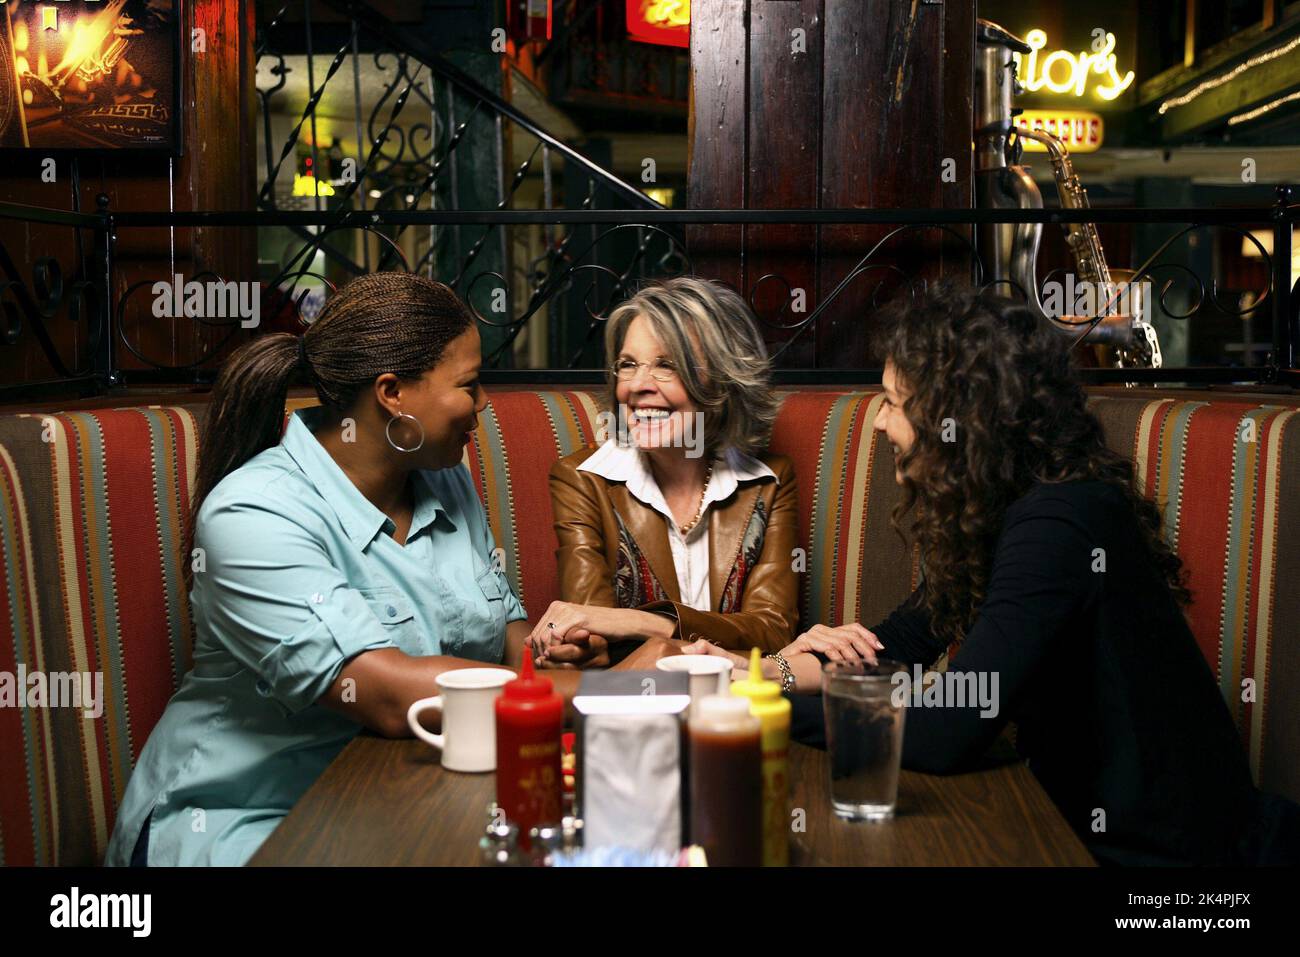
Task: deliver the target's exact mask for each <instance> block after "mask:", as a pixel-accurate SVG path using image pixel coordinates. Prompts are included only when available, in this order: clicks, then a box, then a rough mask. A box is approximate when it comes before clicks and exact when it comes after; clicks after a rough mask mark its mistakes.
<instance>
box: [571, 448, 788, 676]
mask: <svg viewBox="0 0 1300 957" xmlns="http://www.w3.org/2000/svg"><path fill="white" fill-rule="evenodd" d="M595 451H596V450H595V449H590V448H589V449H581V450H579V451H577V452H574V453H573V454H572V455H569V456H566V457H565V458H562V459H560V460H559V461H558V462H556V463H555V464H554V465H553V466H552V467H551V473H550V481H551V503H552V505H553V506H554V509H555V537H556V539H557V540H558V541H559V543H560V547H559V550H558V551H557V552H556V557H557V559H558V563H559V576H560V596H561V599H562V600H563V601H568V602H574V603H577V604H583V605H600V606H603V607H606V608H640V609H642V610H643V611H652V612H657V613H660V614H666V615H669V616H670V617H672V618H673V619H675V620H676V622H677V628H676V631H675V633H674V636H673V637H675V638H680V639H683V640H688V641H689V640H694V639H695V638H697V637H702V638H708V639H709V640H710V641H712V642H714V643H715V644H718V645H721V646H722V647H723V648H729V649H732V650H735V651H742V652H743V651H748V650H749V648H751V647H753V646H757V647H759V648H761V649H762V650H763V651H764V652H769V651H777V650H779V649H781V648H783V647H785V646H786V645H788V644H789V643H790V642H791V641H793V640H794V637H795V629H796V626H797V624H798V617H799V614H798V607H799V606H798V587H799V586H798V576H797V575H796V573H795V571H794V569H793V562H794V554H793V553H794V549H795V547H796V546H797V544H798V518H797V510H796V494H795V475H794V466H793V464H792V463H791V462H790V460H789V459H788V458H786V457H785V456H783V455H767V454H763V455H759V456H758V459H759V460H760V461H761V462H763V463H764V464H765V465H767V467H768V468H770V469H771V470H772V471H773V472H774V473H776V475H777V477H778V478H779V479H780V481H779V482H774V481H772V479H770V478H763V479H759V480H756V481H743V482H741V483H740V485H739V487H738V488H737V489H736V491H735V492H734V493H733V494H732V495H731V496H730V497H729V498H727V499H725V500H723V501H721V502H716V503H714V504H713V505H712V506H710V508H709V513H708V514H709V518H708V521H709V532H708V534H709V563H710V566H711V567H710V569H709V594H710V596H711V601H712V602H713V606H714V609H715V610H714V611H710V612H701V611H696V610H695V609H693V608H691V607H689V606H687V605H684V604H682V602H681V591H680V589H679V588H678V585H677V572H676V569H675V568H674V567H673V559H672V551H671V549H670V547H669V544H668V527H667V521H666V519H665V518H664V517H663V516H662V515H661V514H659V513H658V512H656V511H655V510H654V509H652V508H650V507H649V506H647V505H643V504H642V503H641V502H640V501H639V500H638V499H637V498H636V497H635V496H634V495H632V493H631V492H629V491H628V490H627V486H626V484H625V483H623V482H615V481H610V480H609V479H606V478H604V477H603V476H600V475H596V474H595V473H594V472H583V471H579V470H578V466H579V465H581V464H582V463H583V462H584V461H586V459H587V458H588V457H589V456H591V455H592V454H593V453H594V452H595Z"/></svg>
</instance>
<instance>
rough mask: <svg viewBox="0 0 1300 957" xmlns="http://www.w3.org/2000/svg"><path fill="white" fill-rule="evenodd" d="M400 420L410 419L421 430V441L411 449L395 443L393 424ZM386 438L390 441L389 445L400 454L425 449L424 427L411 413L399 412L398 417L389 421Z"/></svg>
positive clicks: (385, 433)
mask: <svg viewBox="0 0 1300 957" xmlns="http://www.w3.org/2000/svg"><path fill="white" fill-rule="evenodd" d="M398 419H410V420H411V421H412V422H414V423H415V425H416V427H417V428H418V429H419V430H420V441H419V442H416V443H415V444H414V445H413V446H411V447H410V448H409V449H404V448H402V446H400V445H398V444H397V443H396V442H394V441H393V433H392V431H391V430H392V428H393V423H394V422H396V421H397V420H398ZM384 438H386V439H388V444H389V445H391V446H392V447H393V448H394V449H396V450H397V451H399V452H418V451H419V450H420V448H421V447H423V445H424V426H423V425H420V420H419V419H417V418H416V417H415V416H413V415H411V413H409V412H398V413H397V415H395V416H393V417H392V418H391V419H389V420H388V424H387V425H385V426H384Z"/></svg>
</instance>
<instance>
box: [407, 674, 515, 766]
mask: <svg viewBox="0 0 1300 957" xmlns="http://www.w3.org/2000/svg"><path fill="white" fill-rule="evenodd" d="M514 677H515V673H514V672H513V671H506V670H505V669H503V668H459V669H457V670H455V671H444V672H443V673H442V674H440V675H438V678H437V682H438V688H439V689H440V690H441V691H442V694H440V695H434V696H433V697H432V698H421V699H420V700H419V701H416V702H413V703H412V704H411V707H410V708H408V709H407V711H406V723H407V724H409V725H410V726H411V731H412V732H413V733H414V734H415V736H416V737H417V738H419V739H420V740H421V741H425V742H428V743H429V744H431V745H433V746H434V747H435V748H437V749H438V750H440V751H441V752H442V766H443V767H444V768H446V769H447V770H448V771H495V770H496V766H497V717H496V710H495V705H494V702H495V701H496V699H497V696H498V695H500V694H501V688H502V686H503V685H504V684H505V683H506V682H507V681H510V680H511V679H513V678H514ZM435 708H436V709H437V710H439V711H441V712H442V734H434V733H432V732H431V731H426V730H425V728H424V726H423V725H421V724H420V714H421V712H424V711H429V710H432V709H435Z"/></svg>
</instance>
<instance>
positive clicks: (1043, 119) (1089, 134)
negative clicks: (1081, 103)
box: [1015, 110, 1106, 153]
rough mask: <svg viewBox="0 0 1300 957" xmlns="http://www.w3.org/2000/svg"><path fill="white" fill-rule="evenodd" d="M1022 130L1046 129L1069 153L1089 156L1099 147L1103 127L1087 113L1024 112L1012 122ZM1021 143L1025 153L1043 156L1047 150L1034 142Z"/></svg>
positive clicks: (1094, 116)
mask: <svg viewBox="0 0 1300 957" xmlns="http://www.w3.org/2000/svg"><path fill="white" fill-rule="evenodd" d="M1015 124H1016V126H1017V127H1019V128H1020V129H1022V130H1045V131H1047V132H1048V133H1051V134H1052V135H1053V136H1055V137H1057V138H1059V139H1060V141H1061V142H1062V143H1064V144H1065V148H1066V149H1067V150H1069V151H1070V152H1071V153H1092V152H1094V151H1095V150H1097V149H1099V148H1100V147H1101V140H1102V136H1103V134H1104V133H1105V129H1106V127H1105V124H1104V123H1103V121H1102V118H1101V117H1100V116H1099V115H1097V114H1096V113H1091V112H1089V111H1088V110H1024V111H1023V112H1022V113H1021V114H1020V115H1019V116H1017V117H1016V119H1015ZM1021 142H1022V143H1023V144H1024V146H1025V151H1026V152H1038V153H1044V152H1046V151H1047V147H1046V146H1044V145H1043V144H1042V143H1040V142H1038V141H1037V140H1031V139H1024V140H1021Z"/></svg>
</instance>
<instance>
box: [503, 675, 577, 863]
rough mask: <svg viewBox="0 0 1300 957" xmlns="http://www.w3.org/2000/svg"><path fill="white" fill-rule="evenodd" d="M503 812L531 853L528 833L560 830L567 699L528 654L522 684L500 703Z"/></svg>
mask: <svg viewBox="0 0 1300 957" xmlns="http://www.w3.org/2000/svg"><path fill="white" fill-rule="evenodd" d="M495 707H496V721H497V806H498V807H499V808H501V810H502V811H504V812H505V815H506V820H508V821H510V822H511V823H512V824H516V825H518V827H519V844H520V846H521V847H522V848H523V849H524V850H527V849H528V847H529V840H528V831H529V829H530V828H533V827H537V826H539V825H542V824H559V823H560V818H561V816H562V814H561V810H560V808H561V805H560V792H561V788H562V786H563V778H562V777H561V774H560V734H561V732H562V731H563V725H564V699H563V698H561V697H560V696H559V695H558V694H556V693H555V690H554V687H553V685H552V683H551V681H550V679H548V678H541V677H538V676H537V675H535V674H534V673H533V660H532V657H531V656H530V655H529V654H528V652H527V650H525V652H524V662H523V668H522V670H521V672H520V675H519V677H518V678H516V679H515V680H514V681H508V682H506V685H505V688H504V689H503V690H502V693H501V695H500V696H499V697H498V698H497V699H496V705H495Z"/></svg>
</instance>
